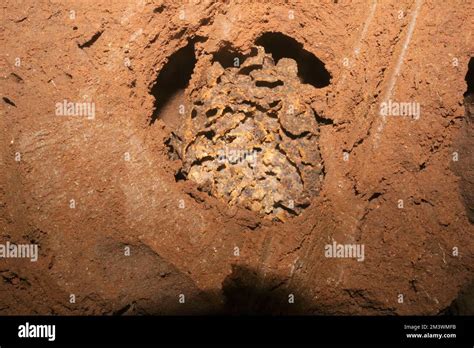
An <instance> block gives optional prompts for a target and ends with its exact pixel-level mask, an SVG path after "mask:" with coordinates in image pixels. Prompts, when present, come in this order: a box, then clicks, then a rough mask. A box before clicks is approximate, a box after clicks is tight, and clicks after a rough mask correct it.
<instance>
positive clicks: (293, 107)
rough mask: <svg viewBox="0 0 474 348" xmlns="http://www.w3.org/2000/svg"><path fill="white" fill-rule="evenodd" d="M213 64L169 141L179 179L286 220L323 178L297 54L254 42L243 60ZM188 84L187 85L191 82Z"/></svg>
mask: <svg viewBox="0 0 474 348" xmlns="http://www.w3.org/2000/svg"><path fill="white" fill-rule="evenodd" d="M236 63H237V64H235V65H236V66H229V67H223V66H222V64H221V63H220V62H219V61H213V62H211V63H210V66H209V68H208V69H206V72H205V74H202V78H201V79H200V81H201V83H199V84H198V85H199V86H193V87H192V90H191V91H190V92H189V96H190V104H191V105H190V107H189V108H187V110H189V112H187V113H186V114H185V115H184V117H183V118H182V122H181V123H180V126H179V127H177V128H176V129H175V130H173V131H172V132H171V133H170V136H169V137H168V138H167V140H166V144H167V146H168V149H169V156H170V158H171V159H173V160H180V161H181V163H182V166H181V169H180V174H179V175H180V177H182V178H185V179H188V180H191V181H193V182H195V183H196V184H197V186H198V188H199V190H201V191H204V192H207V193H208V194H210V195H212V196H214V197H217V198H219V199H221V200H223V201H225V202H226V203H227V204H229V205H238V206H240V207H244V208H247V209H250V210H252V211H254V212H256V213H258V214H260V215H261V216H263V217H265V218H269V219H276V220H280V221H285V220H287V219H288V217H291V216H296V215H299V214H301V212H302V211H303V210H304V209H305V208H306V207H308V206H309V205H310V202H311V199H312V197H314V196H316V195H318V193H319V191H320V189H321V185H322V182H323V178H324V167H323V161H322V158H321V155H320V151H319V124H318V121H317V117H316V113H315V111H314V110H313V109H312V108H311V105H310V103H309V102H308V101H306V100H304V99H302V97H301V96H302V95H305V93H303V89H304V88H308V85H306V84H304V83H302V82H301V78H300V77H299V76H298V65H297V62H296V61H295V60H294V59H291V58H280V59H279V60H278V61H277V62H275V60H274V58H273V57H272V55H271V54H269V53H266V52H265V49H264V47H262V46H256V47H255V48H254V49H253V50H252V52H251V54H250V55H249V56H248V57H246V58H245V60H244V61H243V63H242V64H239V62H238V60H237V62H236ZM190 88H191V87H190Z"/></svg>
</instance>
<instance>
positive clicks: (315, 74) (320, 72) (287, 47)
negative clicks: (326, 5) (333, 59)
mask: <svg viewBox="0 0 474 348" xmlns="http://www.w3.org/2000/svg"><path fill="white" fill-rule="evenodd" d="M255 43H256V44H257V45H259V46H263V47H264V48H265V52H267V53H271V54H272V56H273V59H274V60H275V63H277V62H278V61H279V60H280V59H281V58H291V59H294V60H295V61H296V63H297V64H298V76H299V77H300V78H301V81H302V82H303V83H308V84H310V85H312V86H314V87H316V88H323V87H326V86H328V85H329V83H330V81H331V74H330V73H329V71H327V69H326V67H325V64H324V63H323V62H322V61H321V60H319V59H318V58H317V57H316V56H315V55H313V54H312V53H310V52H308V51H306V50H305V49H304V48H303V45H302V44H301V43H299V42H298V41H296V40H295V39H293V38H292V37H289V36H287V35H285V34H282V33H279V32H266V33H264V34H262V35H261V36H260V37H259V38H258V39H257V40H256V41H255Z"/></svg>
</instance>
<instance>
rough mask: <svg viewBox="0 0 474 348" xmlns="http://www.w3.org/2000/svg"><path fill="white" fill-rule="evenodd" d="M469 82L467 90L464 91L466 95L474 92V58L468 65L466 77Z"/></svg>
mask: <svg viewBox="0 0 474 348" xmlns="http://www.w3.org/2000/svg"><path fill="white" fill-rule="evenodd" d="M464 80H465V81H466V84H467V90H466V92H465V93H464V97H467V96H469V95H473V94H474V58H471V59H470V60H469V64H468V65H467V73H466V77H465V78H464Z"/></svg>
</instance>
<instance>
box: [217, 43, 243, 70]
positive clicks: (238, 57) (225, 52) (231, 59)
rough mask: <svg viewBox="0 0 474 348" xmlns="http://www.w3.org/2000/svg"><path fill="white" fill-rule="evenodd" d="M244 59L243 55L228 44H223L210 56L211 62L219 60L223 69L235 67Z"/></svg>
mask: <svg viewBox="0 0 474 348" xmlns="http://www.w3.org/2000/svg"><path fill="white" fill-rule="evenodd" d="M244 60H245V56H244V55H243V54H241V53H240V52H238V51H236V50H235V49H234V48H232V47H231V46H230V45H225V46H224V47H222V48H220V49H219V51H217V52H216V53H214V55H213V56H212V62H219V63H220V65H222V67H223V68H224V69H227V68H233V67H234V68H237V67H239V66H240V65H241V64H242V63H243V62H244Z"/></svg>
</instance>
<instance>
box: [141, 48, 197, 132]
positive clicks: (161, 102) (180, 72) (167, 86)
mask: <svg viewBox="0 0 474 348" xmlns="http://www.w3.org/2000/svg"><path fill="white" fill-rule="evenodd" d="M195 65H196V56H195V54H194V41H192V40H191V41H189V42H188V44H187V45H186V46H184V47H182V48H180V49H179V50H178V51H176V52H175V53H173V54H172V55H171V56H170V57H169V58H168V61H167V63H166V64H165V65H164V66H163V68H162V69H161V71H160V73H159V74H158V77H157V79H156V82H155V84H154V85H153V87H152V89H151V94H152V95H153V96H154V97H155V109H154V111H153V115H152V116H151V119H150V125H151V124H153V123H154V122H155V121H156V120H157V119H158V118H160V116H161V115H160V114H161V111H163V107H164V106H165V105H166V104H167V103H168V102H169V101H170V100H171V99H173V97H174V96H176V95H178V94H179V93H182V92H183V91H184V89H185V88H186V87H187V86H188V83H189V80H190V79H191V75H192V73H193V70H194V66H195ZM177 113H178V110H176V114H177Z"/></svg>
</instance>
